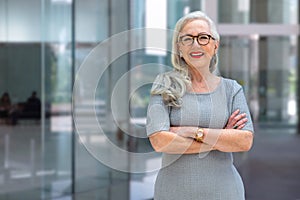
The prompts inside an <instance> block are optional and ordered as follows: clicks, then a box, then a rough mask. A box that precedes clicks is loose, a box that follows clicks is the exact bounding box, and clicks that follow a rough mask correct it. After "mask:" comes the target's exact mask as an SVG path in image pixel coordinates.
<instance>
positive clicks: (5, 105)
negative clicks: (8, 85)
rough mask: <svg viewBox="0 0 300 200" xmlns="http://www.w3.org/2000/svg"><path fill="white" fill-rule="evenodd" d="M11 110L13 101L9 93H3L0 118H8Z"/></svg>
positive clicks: (0, 102) (0, 101)
mask: <svg viewBox="0 0 300 200" xmlns="http://www.w3.org/2000/svg"><path fill="white" fill-rule="evenodd" d="M10 109H11V101H10V97H9V94H8V92H5V93H3V95H2V97H1V99H0V117H1V118H7V117H8V114H9V111H10Z"/></svg>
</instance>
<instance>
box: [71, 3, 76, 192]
mask: <svg viewBox="0 0 300 200" xmlns="http://www.w3.org/2000/svg"><path fill="white" fill-rule="evenodd" d="M75 2H76V0H73V1H72V5H71V73H72V75H71V79H72V80H71V83H72V84H71V85H73V84H74V81H75V56H76V55H75V45H76V44H75V37H76V35H75V30H76V29H75V22H76V21H75V20H76V19H75V18H76V17H75ZM71 90H72V88H71ZM71 92H72V93H73V91H71ZM71 112H72V111H71ZM71 123H72V124H71V126H72V129H71V131H72V132H71V134H72V136H71V137H72V138H71V193H72V194H74V193H75V187H76V185H75V183H76V181H75V180H76V177H75V176H76V171H75V170H76V168H75V164H76V162H75V156H76V155H75V149H76V145H75V142H76V136H75V124H74V120H71Z"/></svg>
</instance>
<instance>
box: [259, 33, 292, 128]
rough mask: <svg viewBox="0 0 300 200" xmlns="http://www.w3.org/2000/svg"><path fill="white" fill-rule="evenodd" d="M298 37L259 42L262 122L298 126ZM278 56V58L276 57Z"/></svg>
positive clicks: (269, 39) (276, 38)
mask: <svg viewBox="0 0 300 200" xmlns="http://www.w3.org/2000/svg"><path fill="white" fill-rule="evenodd" d="M296 45H297V36H287V37H285V36H278V37H262V38H261V40H260V52H261V55H265V56H264V57H262V58H261V59H260V64H259V65H260V66H261V67H260V71H259V74H260V78H259V102H260V113H259V117H260V121H266V122H270V121H271V122H272V121H273V122H280V123H282V124H285V125H287V124H295V123H296V119H297V116H296V113H297V110H296V108H297V107H296V97H297V96H296V86H297V62H296V60H297V46H296ZM274 55H276V56H274Z"/></svg>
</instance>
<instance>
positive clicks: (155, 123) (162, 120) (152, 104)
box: [146, 95, 170, 136]
mask: <svg viewBox="0 0 300 200" xmlns="http://www.w3.org/2000/svg"><path fill="white" fill-rule="evenodd" d="M169 129H170V117H169V107H168V106H166V105H165V104H164V102H163V99H162V96H161V95H152V96H151V97H150V101H149V105H148V110H147V124H146V131H147V135H148V136H150V135H151V134H153V133H156V132H158V131H169Z"/></svg>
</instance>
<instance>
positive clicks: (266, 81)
mask: <svg viewBox="0 0 300 200" xmlns="http://www.w3.org/2000/svg"><path fill="white" fill-rule="evenodd" d="M296 40H297V38H296V36H289V37H284V36H278V37H275V36H274V37H260V39H259V40H257V39H256V38H252V37H222V39H221V46H220V50H219V56H220V62H219V63H220V64H219V68H220V73H221V74H222V75H225V76H227V77H231V78H234V79H236V80H238V82H239V83H240V84H241V85H242V86H243V88H244V91H245V93H246V96H247V97H248V103H249V106H250V109H251V111H252V114H253V116H252V117H254V118H256V117H257V118H258V120H259V122H280V123H283V124H295V123H296V119H297V116H296V84H297V63H296V58H297V51H296V49H297V48H296V44H297V42H296ZM257 55H260V56H259V57H257ZM263 55H264V56H263ZM274 55H276V56H274Z"/></svg>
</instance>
